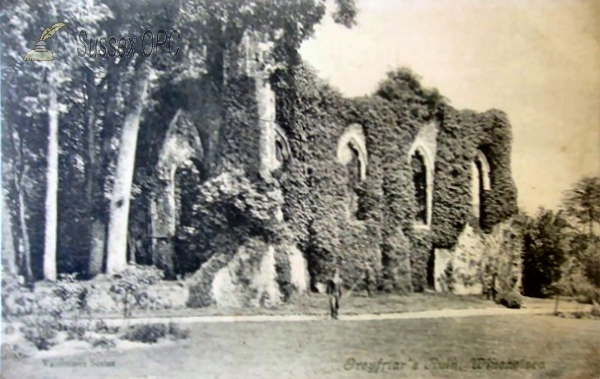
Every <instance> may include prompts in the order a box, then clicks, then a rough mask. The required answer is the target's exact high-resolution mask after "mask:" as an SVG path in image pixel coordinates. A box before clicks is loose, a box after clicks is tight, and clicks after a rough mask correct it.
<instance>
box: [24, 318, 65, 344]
mask: <svg viewBox="0 0 600 379" xmlns="http://www.w3.org/2000/svg"><path fill="white" fill-rule="evenodd" d="M24 324H25V325H24V326H23V328H22V329H21V332H23V336H24V337H25V339H26V340H27V341H29V342H31V343H33V344H34V345H35V347H37V348H38V350H49V349H50V348H51V347H52V346H54V345H56V344H57V343H58V341H57V340H56V335H57V329H58V325H57V324H56V323H55V322H54V320H48V319H44V318H39V317H35V318H32V319H30V320H26V321H25V322H24Z"/></svg>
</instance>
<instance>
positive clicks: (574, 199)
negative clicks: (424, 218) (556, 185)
mask: <svg viewBox="0 0 600 379" xmlns="http://www.w3.org/2000/svg"><path fill="white" fill-rule="evenodd" d="M563 206H564V209H565V213H566V214H567V215H568V216H571V217H573V219H574V220H575V221H576V222H577V223H578V224H580V225H585V226H586V227H587V232H588V235H589V236H590V237H593V236H594V224H600V177H585V178H582V179H581V180H579V181H578V182H577V183H575V185H574V186H573V188H571V189H570V190H568V191H567V192H566V194H565V198H564V200H563Z"/></svg>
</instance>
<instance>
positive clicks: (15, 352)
mask: <svg viewBox="0 0 600 379" xmlns="http://www.w3.org/2000/svg"><path fill="white" fill-rule="evenodd" d="M30 355H31V352H30V351H28V350H27V349H26V348H25V347H24V346H23V345H21V344H16V343H3V344H2V361H3V362H5V360H6V359H16V360H21V359H24V358H27V357H29V356H30Z"/></svg>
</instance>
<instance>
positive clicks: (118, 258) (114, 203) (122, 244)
mask: <svg viewBox="0 0 600 379" xmlns="http://www.w3.org/2000/svg"><path fill="white" fill-rule="evenodd" d="M143 64H144V65H146V64H147V63H143ZM148 70H149V68H147V67H142V68H141V69H140V70H139V71H138V72H140V73H139V77H138V78H137V79H136V82H135V83H134V84H133V86H134V87H133V90H132V96H133V99H134V101H133V102H132V104H131V108H130V110H129V112H128V113H127V115H126V116H125V121H124V123H123V130H122V131H121V141H120V144H119V152H118V158H117V168H116V173H115V181H114V184H113V191H112V196H111V200H110V216H109V217H110V219H109V220H110V221H109V225H108V249H107V257H106V273H107V274H114V273H115V272H118V271H121V270H123V269H124V268H125V267H126V266H127V231H128V229H129V227H128V226H129V225H128V224H129V200H130V196H131V185H132V183H133V170H134V166H135V153H136V149H137V138H138V131H139V127H140V118H141V114H142V110H143V109H144V105H145V104H146V99H147V97H148V81H149V75H148Z"/></svg>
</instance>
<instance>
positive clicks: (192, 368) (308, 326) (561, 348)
mask: <svg viewBox="0 0 600 379" xmlns="http://www.w3.org/2000/svg"><path fill="white" fill-rule="evenodd" d="M190 327H191V329H192V334H191V337H190V339H188V340H184V341H180V342H177V343H175V342H173V343H164V344H160V343H159V344H158V345H154V346H147V347H140V348H134V349H127V350H123V349H117V350H112V351H107V352H101V353H98V355H94V356H90V355H74V356H70V357H62V358H54V359H52V361H54V362H56V361H57V360H62V361H67V362H71V363H72V364H77V363H78V362H79V364H82V362H83V364H86V365H87V366H88V367H48V366H45V365H44V362H43V360H42V359H41V358H39V357H38V358H28V359H26V360H23V361H4V362H2V363H3V367H2V377H3V378H6V379H11V378H18V379H30V378H47V379H54V378H56V379H58V378H60V379H66V378H77V379H89V378H111V379H117V378H127V379H136V378H146V379H150V378H161V379H162V378H165V379H171V378H173V379H177V378H190V379H192V378H193V379H200V378H221V379H226V378H236V379H237V378H243V379H252V378H257V379H267V378H277V379H286V378H289V379H302V378H332V379H345V378H373V377H381V378H467V379H468V378H503V379H504V378H565V379H567V378H568V379H574V378H581V379H590V378H596V377H598V376H600V367H599V365H600V363H599V359H598V357H599V356H600V355H599V354H600V323H599V322H598V321H593V320H572V319H562V318H558V317H551V316H493V317H466V318H454V319H452V318H446V319H422V320H385V321H359V322H354V321H337V322H336V321H314V322H270V323H254V322H246V323H218V324H202V323H199V324H192V325H190ZM479 357H481V358H490V359H491V358H493V359H496V360H498V361H502V360H508V359H512V360H521V359H522V360H527V361H529V362H538V363H537V364H538V368H537V369H519V370H491V369H490V370H486V369H479V370H474V369H473V368H472V362H471V359H472V358H479ZM433 358H437V359H439V360H441V361H449V362H456V366H455V367H454V368H455V369H447V370H439V369H433V368H432V361H431V360H432V359H433ZM352 359H353V360H354V361H352ZM380 359H381V360H382V362H385V361H392V362H398V363H399V364H400V363H401V362H404V363H406V364H407V365H406V366H405V368H404V369H398V370H395V371H394V370H391V371H390V370H388V371H384V372H382V371H381V368H380V369H379V372H378V373H369V372H367V371H365V370H363V369H362V368H364V367H362V366H361V367H360V368H359V369H357V365H356V364H353V365H351V363H352V362H377V361H378V360H380ZM92 361H103V362H109V364H112V365H114V367H104V368H97V367H96V368H93V367H90V366H91V362H92ZM415 362H416V363H417V364H418V368H417V369H413V367H414V365H415ZM539 362H543V368H542V367H541V366H540V363H539ZM46 363H47V362H46ZM453 365H454V364H451V365H450V366H453ZM350 366H352V367H350ZM425 366H427V367H425ZM380 367H381V366H380ZM387 367H390V366H387ZM391 367H392V368H393V367H394V366H391ZM398 367H399V366H396V368H398Z"/></svg>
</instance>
